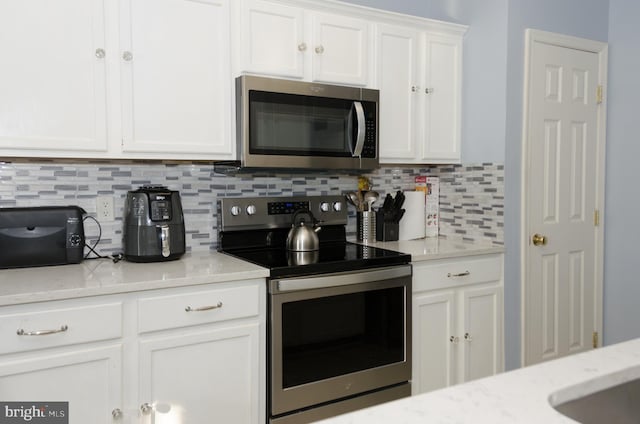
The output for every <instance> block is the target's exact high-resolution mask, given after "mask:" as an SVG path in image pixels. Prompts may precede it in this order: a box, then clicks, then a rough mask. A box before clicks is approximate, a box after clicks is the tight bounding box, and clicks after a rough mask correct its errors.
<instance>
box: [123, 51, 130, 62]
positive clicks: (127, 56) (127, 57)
mask: <svg viewBox="0 0 640 424" xmlns="http://www.w3.org/2000/svg"><path fill="white" fill-rule="evenodd" d="M122 58H123V59H124V60H125V62H131V60H132V59H133V53H131V52H129V51H125V52H122Z"/></svg>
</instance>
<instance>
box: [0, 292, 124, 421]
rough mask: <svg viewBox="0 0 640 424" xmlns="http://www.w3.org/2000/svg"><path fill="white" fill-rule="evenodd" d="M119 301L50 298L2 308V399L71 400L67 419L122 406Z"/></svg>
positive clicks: (109, 413)
mask: <svg viewBox="0 0 640 424" xmlns="http://www.w3.org/2000/svg"><path fill="white" fill-rule="evenodd" d="M121 336H122V305H121V303H120V302H117V301H113V299H112V301H110V302H108V303H105V302H93V301H90V302H87V301H85V300H81V301H69V302H51V304H45V306H44V307H43V306H42V305H39V304H38V305H21V306H18V307H5V308H1V309H0V339H1V342H0V399H2V400H3V401H21V402H29V401H39V402H54V401H56V402H69V410H70V423H72V424H81V423H103V424H108V423H111V422H113V421H112V420H113V414H115V415H116V416H118V414H119V412H118V411H121V410H122V409H121V408H122V341H121Z"/></svg>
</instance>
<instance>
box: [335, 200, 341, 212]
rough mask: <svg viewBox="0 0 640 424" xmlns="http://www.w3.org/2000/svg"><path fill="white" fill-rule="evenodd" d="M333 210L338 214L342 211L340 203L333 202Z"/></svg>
mask: <svg viewBox="0 0 640 424" xmlns="http://www.w3.org/2000/svg"><path fill="white" fill-rule="evenodd" d="M333 210H334V211H336V212H340V211H341V210H342V202H334V203H333Z"/></svg>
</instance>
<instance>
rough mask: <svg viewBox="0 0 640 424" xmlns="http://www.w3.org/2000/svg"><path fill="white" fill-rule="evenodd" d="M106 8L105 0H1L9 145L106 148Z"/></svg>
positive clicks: (3, 124) (0, 63) (3, 142)
mask: <svg viewBox="0 0 640 424" xmlns="http://www.w3.org/2000/svg"><path fill="white" fill-rule="evenodd" d="M103 9H104V1H102V0H90V1H88V0H60V1H55V2H51V1H48V0H33V1H23V0H3V1H2V2H0V52H1V54H0V75H1V76H2V77H1V78H0V148H2V149H10V150H5V153H11V151H15V152H16V153H19V152H20V151H22V152H25V153H23V154H25V155H34V154H35V153H34V151H45V152H47V153H46V155H47V156H55V155H57V154H56V151H65V150H66V151H67V152H69V151H75V152H77V151H94V152H97V151H106V149H107V130H106V119H107V118H106V116H107V115H106V91H105V90H106V84H105V66H106V65H105V56H106V54H107V52H106V47H105V29H104V12H103ZM58 155H62V153H59V154H58ZM67 155H68V153H67Z"/></svg>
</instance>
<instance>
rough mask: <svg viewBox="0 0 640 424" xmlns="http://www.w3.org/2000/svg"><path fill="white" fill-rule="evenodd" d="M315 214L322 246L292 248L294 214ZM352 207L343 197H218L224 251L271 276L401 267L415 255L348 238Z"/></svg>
mask: <svg viewBox="0 0 640 424" xmlns="http://www.w3.org/2000/svg"><path fill="white" fill-rule="evenodd" d="M300 210H305V211H307V212H309V213H311V215H312V217H313V218H314V220H313V222H314V223H317V225H318V226H320V227H321V229H320V230H319V231H318V232H317V235H318V240H319V245H320V249H318V250H316V251H310V252H295V251H290V250H288V249H287V235H288V233H289V231H290V230H291V227H292V221H293V217H294V216H295V213H296V212H297V211H300ZM346 224H347V206H346V202H345V199H344V197H343V196H337V195H326V196H293V197H239V198H230V197H229V198H221V199H218V238H219V243H220V245H219V248H218V250H220V251H221V252H224V253H227V254H229V255H232V256H235V257H237V258H240V259H244V260H246V261H249V262H252V263H254V264H256V265H260V266H263V267H265V268H269V269H270V270H271V272H270V274H271V278H279V277H291V276H297V275H311V274H322V273H331V272H343V271H355V270H359V269H363V268H374V267H383V266H392V265H401V264H407V263H409V262H411V255H407V254H404V253H399V252H394V251H391V250H386V249H380V248H377V247H372V246H365V245H360V244H356V243H351V242H348V241H346V239H347V238H346Z"/></svg>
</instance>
